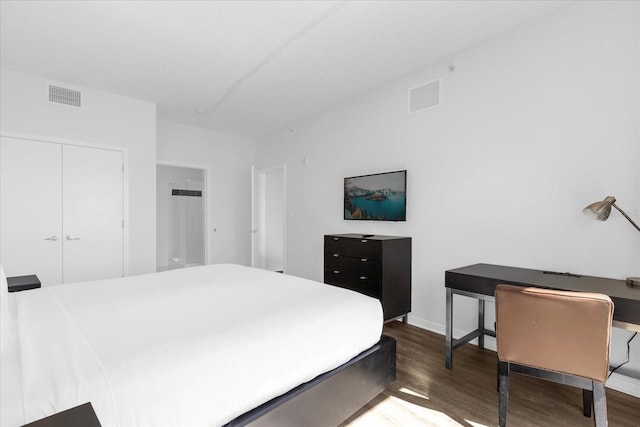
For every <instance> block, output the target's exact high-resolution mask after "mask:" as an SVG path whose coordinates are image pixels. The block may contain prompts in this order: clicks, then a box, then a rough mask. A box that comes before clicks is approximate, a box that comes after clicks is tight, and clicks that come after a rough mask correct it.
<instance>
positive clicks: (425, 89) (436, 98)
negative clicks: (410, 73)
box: [409, 80, 440, 113]
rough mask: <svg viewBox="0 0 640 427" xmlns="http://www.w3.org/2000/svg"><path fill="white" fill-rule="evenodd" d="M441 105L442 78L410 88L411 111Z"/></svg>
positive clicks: (414, 111)
mask: <svg viewBox="0 0 640 427" xmlns="http://www.w3.org/2000/svg"><path fill="white" fill-rule="evenodd" d="M439 105H440V80H435V81H433V82H430V83H425V84H423V85H421V86H418V87H414V88H413V89H409V113H416V112H418V111H423V110H426V109H429V108H433V107H438V106H439Z"/></svg>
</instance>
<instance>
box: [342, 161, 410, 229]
mask: <svg viewBox="0 0 640 427" xmlns="http://www.w3.org/2000/svg"><path fill="white" fill-rule="evenodd" d="M344 219H346V220H374V221H406V220H407V171H406V170H403V171H396V172H385V173H376V174H372V175H360V176H351V177H348V178H345V179H344Z"/></svg>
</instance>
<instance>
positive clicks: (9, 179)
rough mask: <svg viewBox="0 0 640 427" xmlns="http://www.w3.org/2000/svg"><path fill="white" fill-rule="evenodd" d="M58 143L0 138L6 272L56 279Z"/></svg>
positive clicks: (0, 226) (0, 247)
mask: <svg viewBox="0 0 640 427" xmlns="http://www.w3.org/2000/svg"><path fill="white" fill-rule="evenodd" d="M61 164H62V148H61V145H60V144H54V143H48V142H41V141H31V140H24V139H14V138H6V137H2V138H1V139H0V230H1V231H0V233H1V235H2V238H1V239H0V260H1V262H2V265H3V266H4V268H5V271H6V272H7V274H8V275H9V276H22V275H27V274H37V275H38V278H39V279H40V281H41V282H42V283H46V284H54V285H55V284H59V283H62V168H61Z"/></svg>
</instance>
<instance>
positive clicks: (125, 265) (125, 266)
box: [0, 107, 130, 276]
mask: <svg viewBox="0 0 640 427" xmlns="http://www.w3.org/2000/svg"><path fill="white" fill-rule="evenodd" d="M74 108H77V107H74ZM0 136H2V137H4V138H13V139H24V140H30V141H39V142H45V143H50V144H59V145H68V146H75V147H86V148H93V149H99V150H107V151H117V152H120V153H122V164H123V167H124V172H123V176H122V185H123V192H122V210H123V212H122V215H123V221H124V227H123V230H122V257H123V259H122V275H123V276H128V275H129V265H130V260H129V222H130V220H129V149H128V148H127V147H121V146H117V145H106V144H95V143H92V142H81V141H74V140H70V139H64V138H54V137H47V136H41V135H32V134H25V133H20V132H7V131H3V130H1V129H0ZM63 256H64V254H63Z"/></svg>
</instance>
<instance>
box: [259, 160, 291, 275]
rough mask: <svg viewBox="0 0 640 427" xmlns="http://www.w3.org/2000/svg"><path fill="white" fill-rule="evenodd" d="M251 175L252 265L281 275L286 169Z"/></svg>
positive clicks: (280, 168) (281, 167) (284, 227)
mask: <svg viewBox="0 0 640 427" xmlns="http://www.w3.org/2000/svg"><path fill="white" fill-rule="evenodd" d="M252 174H253V177H252V178H253V179H252V182H253V186H252V189H253V191H252V192H253V195H252V196H253V197H252V200H253V208H252V229H251V232H252V239H251V265H252V266H254V267H258V268H264V269H265V270H269V271H279V272H284V271H285V269H286V262H285V253H286V250H285V242H286V239H285V236H286V221H285V212H286V185H285V184H286V167H285V165H282V166H277V167H274V168H269V169H263V170H257V169H255V168H252Z"/></svg>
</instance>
